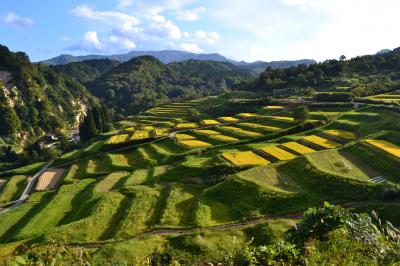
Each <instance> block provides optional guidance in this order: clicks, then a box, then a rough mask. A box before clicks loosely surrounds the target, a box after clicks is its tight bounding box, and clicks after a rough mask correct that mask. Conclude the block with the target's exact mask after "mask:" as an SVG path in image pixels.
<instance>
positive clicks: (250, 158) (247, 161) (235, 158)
mask: <svg viewBox="0 0 400 266" xmlns="http://www.w3.org/2000/svg"><path fill="white" fill-rule="evenodd" d="M222 156H223V157H224V158H225V159H226V160H228V161H229V162H231V163H233V164H234V165H236V166H245V165H267V164H269V163H270V162H269V161H268V160H265V159H264V158H262V157H260V156H258V155H257V154H255V153H254V152H252V151H241V152H231V153H223V154H222Z"/></svg>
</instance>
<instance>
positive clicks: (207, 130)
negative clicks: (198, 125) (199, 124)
mask: <svg viewBox="0 0 400 266" xmlns="http://www.w3.org/2000/svg"><path fill="white" fill-rule="evenodd" d="M194 132H196V133H199V134H203V135H206V136H211V135H220V134H221V133H219V132H218V131H214V130H210V129H198V130H195V131H194Z"/></svg>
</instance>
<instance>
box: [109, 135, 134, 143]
mask: <svg viewBox="0 0 400 266" xmlns="http://www.w3.org/2000/svg"><path fill="white" fill-rule="evenodd" d="M128 140H129V135H128V134H120V135H114V136H112V137H110V138H109V139H108V140H106V142H105V144H120V143H124V142H127V141H128Z"/></svg>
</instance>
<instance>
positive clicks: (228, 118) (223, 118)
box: [217, 116, 239, 123]
mask: <svg viewBox="0 0 400 266" xmlns="http://www.w3.org/2000/svg"><path fill="white" fill-rule="evenodd" d="M217 119H218V120H219V121H221V122H222V123H236V122H239V119H237V118H234V117H232V116H221V117H218V118H217Z"/></svg>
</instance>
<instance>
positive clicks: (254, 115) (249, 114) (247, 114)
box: [237, 113, 258, 118]
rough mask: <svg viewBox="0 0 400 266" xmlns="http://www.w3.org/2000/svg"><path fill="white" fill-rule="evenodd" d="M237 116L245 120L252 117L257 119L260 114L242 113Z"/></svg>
mask: <svg viewBox="0 0 400 266" xmlns="http://www.w3.org/2000/svg"><path fill="white" fill-rule="evenodd" d="M237 116H239V117H243V118H250V117H257V116H258V114H254V113H240V114H237Z"/></svg>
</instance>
